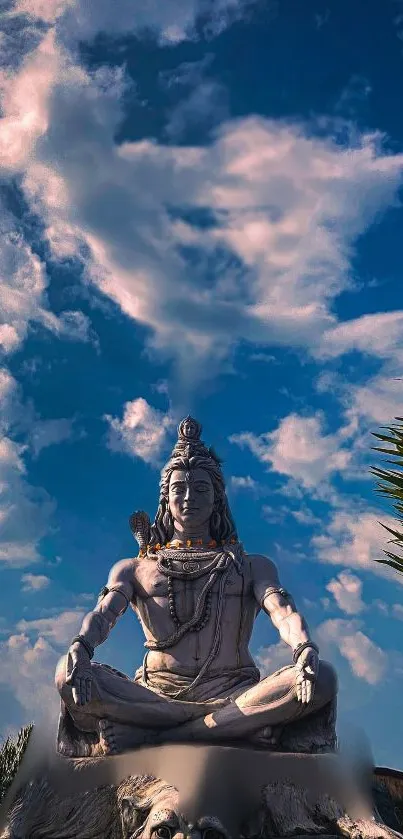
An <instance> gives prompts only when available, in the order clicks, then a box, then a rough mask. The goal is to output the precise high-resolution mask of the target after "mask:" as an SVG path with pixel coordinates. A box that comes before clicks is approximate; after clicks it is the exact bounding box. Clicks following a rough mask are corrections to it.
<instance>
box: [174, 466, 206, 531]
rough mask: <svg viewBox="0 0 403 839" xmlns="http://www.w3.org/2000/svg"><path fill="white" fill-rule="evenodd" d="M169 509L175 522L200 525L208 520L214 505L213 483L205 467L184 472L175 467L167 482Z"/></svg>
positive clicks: (182, 524)
mask: <svg viewBox="0 0 403 839" xmlns="http://www.w3.org/2000/svg"><path fill="white" fill-rule="evenodd" d="M168 502H169V509H170V511H171V515H172V517H173V519H174V521H175V522H178V523H179V524H180V525H181V526H182V527H183V529H186V525H188V526H191V527H192V529H194V528H195V527H199V526H200V527H202V526H203V525H205V524H207V522H209V521H210V517H211V514H212V512H213V507H214V489H213V483H212V480H211V478H210V475H209V473H208V472H206V471H205V469H192V470H191V471H190V472H186V471H185V470H182V469H175V471H174V472H172V475H171V480H170V482H169V497H168Z"/></svg>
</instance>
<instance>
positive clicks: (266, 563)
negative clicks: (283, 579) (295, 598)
mask: <svg viewBox="0 0 403 839" xmlns="http://www.w3.org/2000/svg"><path fill="white" fill-rule="evenodd" d="M244 559H245V562H248V564H249V565H250V569H251V573H252V578H253V579H254V580H256V579H265V580H273V582H274V583H276V581H277V577H278V571H277V566H276V564H275V563H274V562H273V560H272V559H269V557H268V556H265V555H264V554H255V553H253V554H249V553H245V555H244Z"/></svg>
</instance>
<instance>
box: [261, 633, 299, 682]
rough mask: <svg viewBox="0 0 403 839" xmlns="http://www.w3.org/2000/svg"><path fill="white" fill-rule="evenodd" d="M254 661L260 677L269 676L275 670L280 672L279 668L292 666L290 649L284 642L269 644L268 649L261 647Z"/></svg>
mask: <svg viewBox="0 0 403 839" xmlns="http://www.w3.org/2000/svg"><path fill="white" fill-rule="evenodd" d="M255 661H256V664H257V666H258V668H259V670H260V673H261V677H262V678H264V677H265V676H270V675H272V674H273V673H275V672H276V670H280V668H281V667H286V666H287V665H288V664H292V654H291V650H290V647H289V646H288V645H287V644H285V643H284V641H279V643H278V644H270V645H269V646H268V647H261V648H260V649H259V650H258V652H257V653H256V655H255Z"/></svg>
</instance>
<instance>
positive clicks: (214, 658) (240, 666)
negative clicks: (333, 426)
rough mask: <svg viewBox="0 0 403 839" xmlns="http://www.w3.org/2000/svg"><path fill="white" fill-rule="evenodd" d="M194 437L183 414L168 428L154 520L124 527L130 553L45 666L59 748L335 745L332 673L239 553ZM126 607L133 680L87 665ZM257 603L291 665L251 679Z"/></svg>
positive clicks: (219, 483) (273, 582)
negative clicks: (172, 438) (134, 642)
mask: <svg viewBox="0 0 403 839" xmlns="http://www.w3.org/2000/svg"><path fill="white" fill-rule="evenodd" d="M200 434H201V426H200V425H199V423H198V422H196V420H194V419H192V418H191V417H187V418H186V419H185V420H183V421H182V422H181V424H180V426H179V429H178V441H177V443H176V445H175V447H174V449H173V452H172V455H171V457H170V459H169V461H168V463H167V464H166V466H165V467H164V469H163V470H162V474H161V482H160V499H159V507H158V510H157V515H156V517H155V521H154V523H153V524H152V525H151V523H150V519H149V518H148V516H147V515H146V514H145V513H142V512H138V513H134V514H133V516H132V517H131V520H130V523H131V528H132V531H133V533H134V535H135V537H136V539H137V541H138V543H139V546H140V550H139V553H138V556H136V557H135V558H134V559H133V558H132V559H123V560H122V561H120V562H118V563H116V565H114V566H113V568H112V569H111V571H110V574H109V578H108V581H107V584H106V586H105V587H104V588H103V589H102V591H101V593H100V595H99V598H98V602H97V605H96V606H95V608H94V609H93V611H91V612H89V614H87V615H86V616H85V618H84V620H83V623H82V626H81V630H80V633H79V635H77V636H76V637H75V638H73V640H72V643H71V645H70V648H69V650H68V652H67V655H66V656H63V658H61V660H60V661H59V663H58V666H57V670H56V677H55V678H56V685H57V688H58V691H59V694H60V697H61V714H60V720H59V729H58V739H57V748H58V751H59V752H60V753H61V754H64V755H66V756H69V757H75V756H77V757H78V756H86V755H88V756H89V755H101V754H118V753H121V752H124V751H126V750H128V749H132V748H135V747H137V746H141V745H146V744H153V745H155V744H157V743H190V742H198V743H215V744H220V745H223V744H224V745H225V744H233V745H235V744H238V745H242V744H246V745H248V746H249V747H250V746H252V745H254V746H256V747H264V748H267V749H271V750H281V751H287V750H288V751H331V750H334V748H335V744H336V739H335V728H334V726H335V717H336V713H335V708H336V695H337V677H336V674H335V672H334V670H333V668H332V667H331V665H330V664H328V663H326V662H324V661H321V660H319V650H318V647H317V646H316V644H315V643H314V642H313V641H312V639H311V636H310V633H309V630H308V627H307V624H306V622H305V620H304V618H303V617H302V616H301V614H300V613H299V612H298V610H297V609H296V606H295V604H294V601H293V599H292V597H291V595H290V594H289V593H288V592H287V591H285V589H284V588H283V587H282V585H281V583H280V581H279V577H278V574H277V569H276V567H275V565H274V563H273V562H272V561H271V560H270V559H268V558H267V557H265V556H261V555H258V554H247V553H245V551H244V549H243V546H242V544H241V543H240V542H239V540H238V536H237V533H236V529H235V525H234V522H233V519H232V516H231V513H230V510H229V505H228V501H227V497H226V492H225V484H224V478H223V474H222V470H221V461H220V460H219V458H218V457H217V455H216V454H215V452H214V451H213V449H211V448H207V447H206V446H205V445H204V443H203V442H202V441H201V439H200ZM128 607H130V608H131V609H132V610H133V611H134V612H135V614H136V615H137V617H138V618H139V620H140V623H141V626H142V629H143V632H144V635H145V638H146V641H145V647H146V650H147V651H146V655H145V657H144V661H143V664H142V666H141V667H140V668H139V669H138V670H137V672H136V674H135V676H134V679H131V678H129V677H128V676H127V675H125V674H124V673H121V672H119V671H117V670H115V669H114V668H112V667H110V666H109V665H106V664H99V663H98V662H95V661H92V659H93V656H94V650H95V648H96V647H98V646H99V645H100V644H102V643H103V642H104V641H105V640H106V638H107V637H108V635H109V632H110V630H111V629H112V627H113V626H114V625H115V623H116V621H117V619H118V617H119V616H120V615H123V613H124V612H125V611H126V609H127V608H128ZM261 609H262V610H263V611H264V612H265V613H266V614H267V615H268V616H269V617H270V618H271V620H272V622H273V624H274V626H275V627H276V628H277V629H278V631H279V634H280V637H281V638H282V640H283V641H285V642H286V644H288V645H289V646H290V648H291V650H292V663H291V664H290V665H289V666H287V667H283V668H282V669H280V670H278V671H277V672H276V673H274V674H272V675H269V676H267V677H264V678H260V673H259V670H258V668H257V666H256V664H255V662H254V660H253V658H252V656H251V654H250V652H249V642H250V638H251V634H252V629H253V624H254V621H255V618H256V616H257V614H258V612H259V611H260V610H261ZM290 658H291V656H290Z"/></svg>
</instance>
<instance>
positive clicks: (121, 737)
mask: <svg viewBox="0 0 403 839" xmlns="http://www.w3.org/2000/svg"><path fill="white" fill-rule="evenodd" d="M99 740H100V744H101V747H102V751H103V754H104V755H120V754H122V752H126V751H128V750H129V749H135V748H137V747H138V746H145V745H152V744H153V743H156V742H157V734H156V733H154V732H151V731H147V730H145V729H141V728H136V727H135V726H133V725H124V724H123V723H117V722H111V721H110V720H107V719H102V720H100V721H99Z"/></svg>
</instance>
